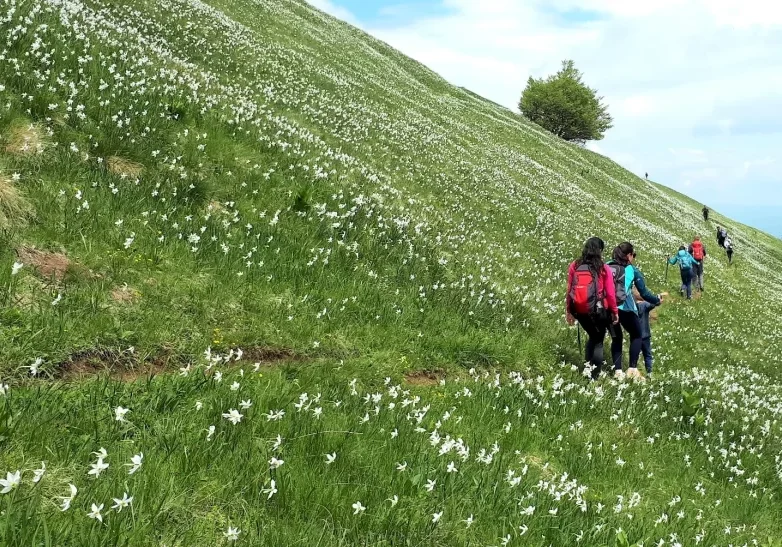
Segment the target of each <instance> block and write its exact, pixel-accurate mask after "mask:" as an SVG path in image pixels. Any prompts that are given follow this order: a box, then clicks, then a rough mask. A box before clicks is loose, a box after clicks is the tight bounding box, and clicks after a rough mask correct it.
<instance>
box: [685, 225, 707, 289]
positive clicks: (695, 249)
mask: <svg viewBox="0 0 782 547" xmlns="http://www.w3.org/2000/svg"><path fill="white" fill-rule="evenodd" d="M687 252H688V253H690V254H691V255H692V257H693V258H694V259H695V260H696V261H697V262H696V263H695V264H693V265H692V275H693V283H694V284H695V286H696V287H698V290H699V291H701V292H703V259H704V258H706V255H707V253H706V247H705V246H704V245H703V242H702V241H701V236H695V241H693V242H692V243H690V247H689V248H688V249H687Z"/></svg>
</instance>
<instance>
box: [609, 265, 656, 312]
mask: <svg viewBox="0 0 782 547" xmlns="http://www.w3.org/2000/svg"><path fill="white" fill-rule="evenodd" d="M612 263H613V261H611V262H609V264H612ZM633 286H635V288H636V289H638V294H640V295H641V298H643V299H644V300H646V301H647V302H649V303H650V304H654V305H655V306H659V305H660V299H659V298H658V297H657V295H656V294H654V293H653V292H652V291H650V290H649V288H648V287H647V286H646V280H645V279H644V275H643V274H642V273H641V270H639V269H637V268H635V267H634V266H633V265H632V264H628V265H627V266H626V267H625V294H627V299H626V300H625V302H624V304H622V305H621V306H619V309H620V310H624V311H632V312H635V313H638V307H637V306H636V305H635V299H634V298H633Z"/></svg>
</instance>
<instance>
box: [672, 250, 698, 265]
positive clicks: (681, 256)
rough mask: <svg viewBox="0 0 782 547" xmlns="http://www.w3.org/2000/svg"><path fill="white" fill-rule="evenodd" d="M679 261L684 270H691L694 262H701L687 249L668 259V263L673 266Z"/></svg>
mask: <svg viewBox="0 0 782 547" xmlns="http://www.w3.org/2000/svg"><path fill="white" fill-rule="evenodd" d="M677 262H678V263H679V268H681V269H682V270H689V269H690V268H692V265H693V264H700V262H698V261H697V260H695V259H694V258H693V257H692V255H691V254H690V253H688V252H687V251H683V250H682V251H679V252H678V253H677V254H676V256H672V257H671V258H669V259H668V264H670V265H671V266H673V265H674V264H676V263H677Z"/></svg>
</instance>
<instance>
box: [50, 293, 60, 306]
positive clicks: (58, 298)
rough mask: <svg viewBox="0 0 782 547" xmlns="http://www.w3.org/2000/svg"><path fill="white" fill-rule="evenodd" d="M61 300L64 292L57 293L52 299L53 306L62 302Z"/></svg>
mask: <svg viewBox="0 0 782 547" xmlns="http://www.w3.org/2000/svg"><path fill="white" fill-rule="evenodd" d="M60 300H62V293H57V298H55V299H54V300H52V306H56V305H57V304H59V303H60Z"/></svg>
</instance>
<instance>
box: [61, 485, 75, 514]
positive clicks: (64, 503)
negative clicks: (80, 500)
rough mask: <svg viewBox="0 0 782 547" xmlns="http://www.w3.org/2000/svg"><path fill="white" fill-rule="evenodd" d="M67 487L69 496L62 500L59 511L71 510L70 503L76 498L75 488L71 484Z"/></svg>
mask: <svg viewBox="0 0 782 547" xmlns="http://www.w3.org/2000/svg"><path fill="white" fill-rule="evenodd" d="M68 486H69V487H70V489H71V495H70V496H65V497H63V498H62V505H61V507H60V511H67V510H68V509H70V508H71V502H72V501H73V498H75V497H76V493H77V492H78V491H79V490H78V489H77V488H76V486H74V485H73V484H69V485H68Z"/></svg>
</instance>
